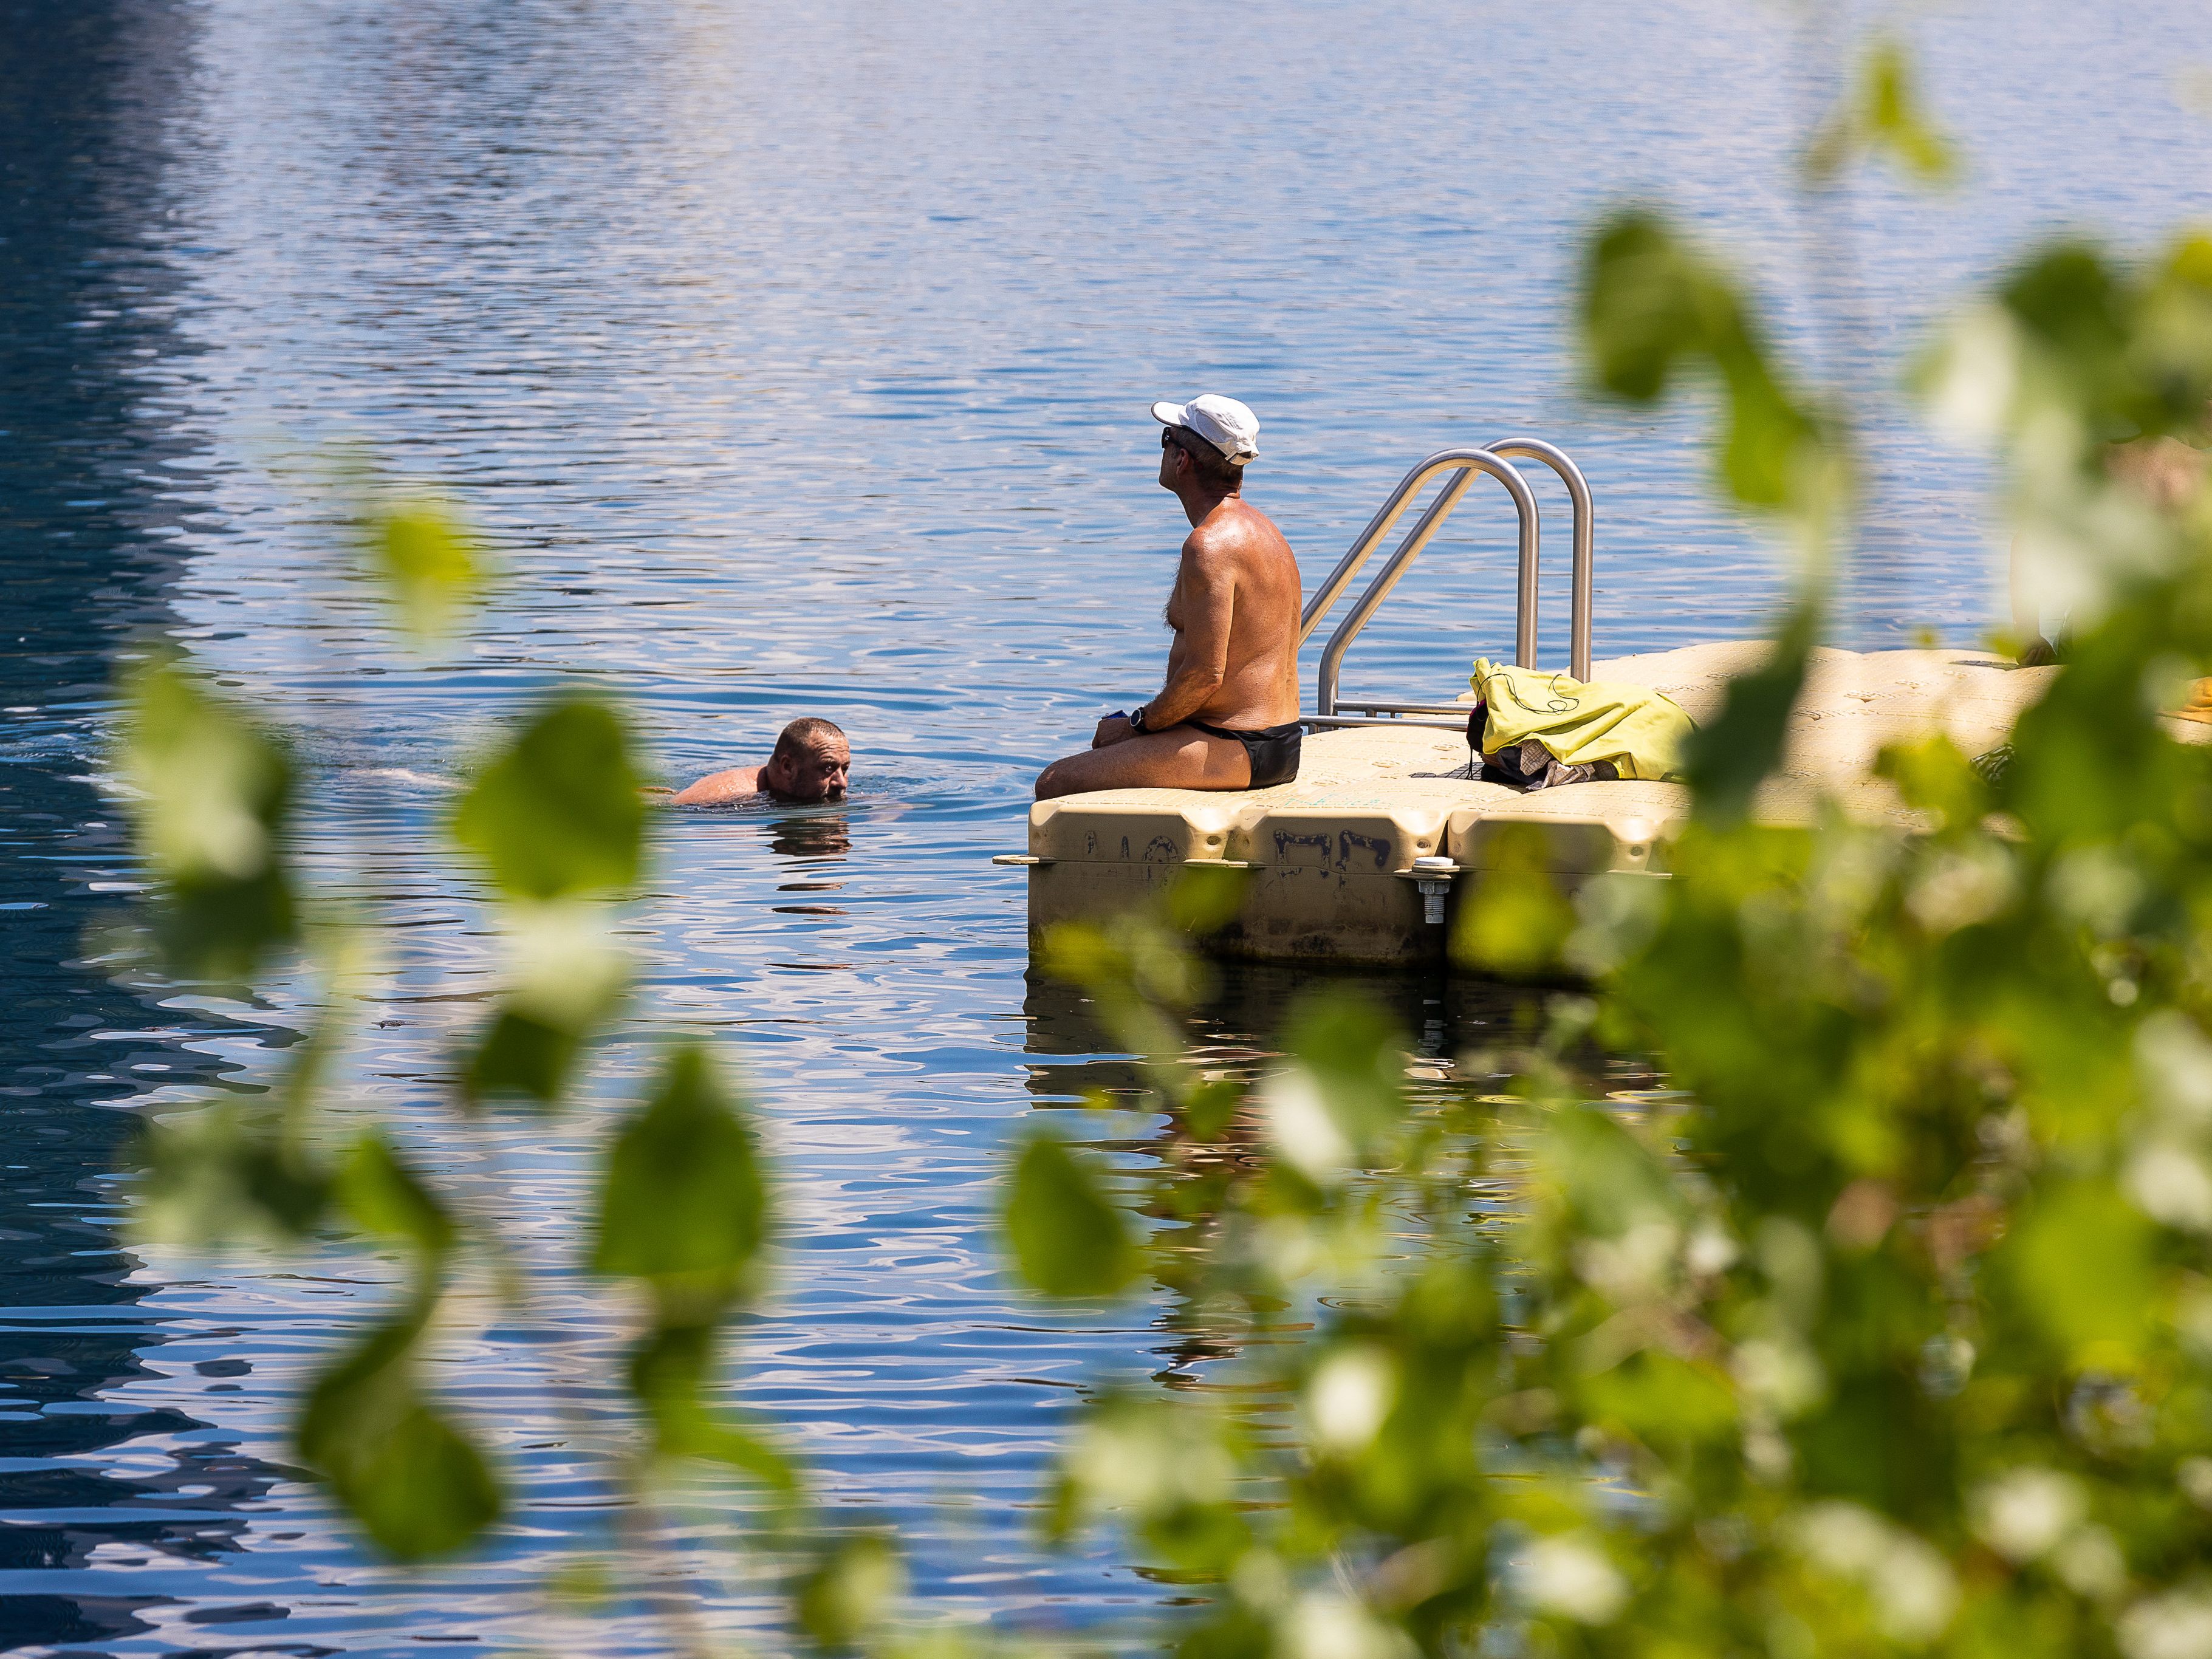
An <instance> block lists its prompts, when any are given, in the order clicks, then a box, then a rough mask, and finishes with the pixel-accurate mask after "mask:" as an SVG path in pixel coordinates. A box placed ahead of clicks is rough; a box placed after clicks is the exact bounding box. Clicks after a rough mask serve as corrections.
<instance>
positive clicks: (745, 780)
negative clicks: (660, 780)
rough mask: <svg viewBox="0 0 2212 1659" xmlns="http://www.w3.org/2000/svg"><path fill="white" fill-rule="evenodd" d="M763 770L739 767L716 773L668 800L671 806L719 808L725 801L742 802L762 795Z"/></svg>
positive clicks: (754, 767)
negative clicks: (748, 797) (748, 796)
mask: <svg viewBox="0 0 2212 1659" xmlns="http://www.w3.org/2000/svg"><path fill="white" fill-rule="evenodd" d="M760 775H761V769H760V768H759V767H757V766H737V767H732V768H731V769H730V770H728V771H726V772H714V773H711V774H709V775H708V776H706V777H703V778H702V779H700V780H699V781H698V782H696V783H695V784H693V785H692V786H691V787H690V788H688V789H684V790H679V791H678V793H675V794H673V795H671V796H670V797H669V798H668V804H669V805H671V806H719V805H721V804H722V803H723V802H724V801H731V800H742V799H744V798H745V797H746V796H747V795H757V794H758V793H760Z"/></svg>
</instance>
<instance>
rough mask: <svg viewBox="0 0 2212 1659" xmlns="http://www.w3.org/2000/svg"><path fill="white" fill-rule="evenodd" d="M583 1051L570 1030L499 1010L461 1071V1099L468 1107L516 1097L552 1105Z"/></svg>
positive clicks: (525, 1015)
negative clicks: (577, 1057) (578, 1054)
mask: <svg viewBox="0 0 2212 1659" xmlns="http://www.w3.org/2000/svg"><path fill="white" fill-rule="evenodd" d="M582 1047H583V1042H582V1039H581V1038H580V1036H578V1035H577V1034H576V1033H575V1032H574V1031H572V1030H563V1029H562V1028H561V1027H559V1026H556V1025H549V1024H546V1023H545V1022H544V1021H543V1020H539V1019H533V1018H531V1017H530V1016H529V1015H528V1014H526V1013H521V1012H518V1011H517V1010H515V1009H513V1008H502V1009H501V1010H500V1011H499V1012H498V1013H497V1014H495V1015H494V1016H493V1018H492V1023H491V1029H490V1030H488V1031H486V1032H485V1033H484V1037H483V1042H480V1043H478V1044H477V1048H476V1052H475V1053H473V1054H471V1055H470V1056H469V1060H468V1064H467V1066H465V1068H464V1069H463V1071H462V1073H461V1092H462V1095H463V1097H465V1099H466V1100H467V1101H468V1103H470V1104H471V1106H475V1105H478V1104H481V1103H483V1102H485V1101H488V1100H496V1099H498V1098H500V1097H503V1096H507V1097H511V1096H518V1095H519V1096H520V1097H523V1098H525V1099H527V1100H532V1101H535V1102H536V1103H538V1105H540V1106H550V1105H553V1104H555V1103H556V1102H557V1101H559V1099H560V1098H561V1092H562V1090H563V1089H564V1088H566V1087H567V1086H568V1073H569V1071H570V1069H571V1068H572V1067H573V1066H574V1064H575V1060H576V1055H577V1053H578V1052H579V1050H580V1049H581V1048H582Z"/></svg>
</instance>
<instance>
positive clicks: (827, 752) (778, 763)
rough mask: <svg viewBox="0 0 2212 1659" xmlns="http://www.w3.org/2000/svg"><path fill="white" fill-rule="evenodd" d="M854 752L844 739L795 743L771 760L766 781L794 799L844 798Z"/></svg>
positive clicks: (787, 797) (765, 774)
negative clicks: (790, 749)
mask: <svg viewBox="0 0 2212 1659" xmlns="http://www.w3.org/2000/svg"><path fill="white" fill-rule="evenodd" d="M852 767H853V754H852V750H850V749H849V748H848V746H847V744H846V742H845V740H844V738H817V740H816V741H814V742H812V743H803V744H798V745H796V746H795V748H794V749H793V752H791V753H790V754H789V755H778V756H777V757H775V759H773V760H771V761H770V762H769V763H768V768H767V770H766V771H765V772H764V773H763V775H762V781H763V782H764V783H766V784H767V785H768V787H769V788H770V789H772V790H774V791H775V793H777V794H779V795H781V796H783V797H785V798H786V799H790V800H842V799H845V778H846V775H847V774H848V772H850V771H851V770H852Z"/></svg>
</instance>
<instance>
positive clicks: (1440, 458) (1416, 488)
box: [1298, 449, 1474, 645]
mask: <svg viewBox="0 0 2212 1659" xmlns="http://www.w3.org/2000/svg"><path fill="white" fill-rule="evenodd" d="M1472 453H1474V451H1472V450H1465V449H1444V450H1439V451H1437V453H1435V454H1433V455H1431V456H1430V457H1429V459H1427V460H1425V461H1423V462H1422V463H1421V464H1420V465H1419V466H1417V467H1415V468H1414V469H1413V471H1411V472H1408V473H1407V475H1406V476H1405V477H1403V478H1401V479H1400V480H1399V481H1398V487H1397V488H1396V489H1394V490H1392V491H1391V492H1390V499H1389V501H1385V502H1383V505H1382V507H1380V508H1379V509H1378V510H1377V511H1376V514H1375V516H1374V517H1373V518H1371V519H1370V520H1368V521H1367V528H1366V529H1364V530H1363V531H1361V532H1359V534H1358V537H1357V538H1354V539H1353V541H1352V546H1351V547H1350V549H1349V550H1346V553H1345V556H1343V557H1342V558H1340V559H1339V560H1338V561H1337V562H1336V568H1335V569H1334V570H1332V571H1330V572H1329V573H1328V580H1325V581H1323V582H1322V585H1321V586H1319V587H1316V589H1314V596H1313V598H1311V599H1308V600H1307V601H1306V608H1305V609H1304V611H1301V612H1300V613H1299V616H1298V643H1299V644H1300V645H1304V643H1305V642H1306V641H1308V640H1309V639H1310V638H1312V637H1313V631H1314V629H1316V628H1318V627H1320V626H1321V619H1322V617H1326V616H1327V615H1328V613H1329V612H1330V611H1332V610H1333V609H1334V608H1335V605H1336V602H1337V600H1339V599H1341V598H1343V597H1344V590H1345V589H1346V588H1347V587H1349V586H1352V578H1353V577H1354V576H1357V575H1358V574H1359V571H1360V567H1361V566H1363V565H1364V564H1365V563H1366V562H1367V560H1368V556H1369V555H1370V554H1371V553H1373V552H1374V551H1375V549H1376V544H1379V543H1380V542H1381V541H1382V539H1383V537H1385V536H1387V535H1389V533H1390V526H1392V525H1394V524H1395V523H1397V522H1398V520H1399V518H1400V517H1401V515H1402V514H1403V513H1405V511H1406V508H1407V505H1408V504H1409V503H1410V502H1411V501H1413V497H1414V496H1416V495H1419V494H1420V493H1421V491H1422V490H1423V489H1426V488H1427V487H1428V483H1429V480H1430V479H1431V478H1433V477H1436V476H1437V473H1439V472H1441V471H1444V470H1446V469H1447V468H1449V467H1455V466H1456V465H1458V463H1459V462H1460V461H1461V459H1462V457H1464V456H1467V455H1470V454H1472ZM1455 482H1458V483H1461V487H1462V490H1463V489H1464V488H1465V485H1466V484H1467V483H1472V482H1473V480H1472V479H1468V480H1458V481H1455ZM1430 511H1431V513H1433V512H1434V511H1435V509H1434V508H1433V507H1431V509H1430Z"/></svg>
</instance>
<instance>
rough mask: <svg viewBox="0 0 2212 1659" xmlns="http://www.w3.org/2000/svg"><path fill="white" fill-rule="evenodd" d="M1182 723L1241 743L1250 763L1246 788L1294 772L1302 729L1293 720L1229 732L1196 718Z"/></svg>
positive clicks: (1287, 777)
mask: <svg viewBox="0 0 2212 1659" xmlns="http://www.w3.org/2000/svg"><path fill="white" fill-rule="evenodd" d="M1183 724H1184V725H1186V726H1189V727H1190V728H1191V730H1193V731H1194V732H1205V733H1206V736H1207V737H1209V738H1232V739H1233V740H1235V741H1236V742H1237V743H1241V744H1243V745H1244V755H1245V758H1246V759H1248V760H1249V761H1250V762H1251V763H1252V781H1251V782H1250V783H1249V784H1247V785H1246V786H1245V787H1247V788H1249V789H1266V788H1267V787H1271V786H1272V785H1274V784H1278V783H1288V782H1289V781H1291V779H1292V778H1295V777H1296V776H1297V775H1298V745H1299V744H1300V743H1301V742H1302V741H1303V740H1304V737H1305V734H1306V729H1305V727H1304V726H1303V725H1301V724H1300V723H1299V722H1297V720H1291V721H1290V722H1289V723H1288V724H1287V725H1284V726H1266V727H1263V728H1262V729H1261V730H1260V731H1257V732H1232V731H1231V730H1230V728H1229V727H1227V726H1207V725H1206V724H1205V723H1204V722H1203V721H1200V720H1185V721H1184V722H1183Z"/></svg>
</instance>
